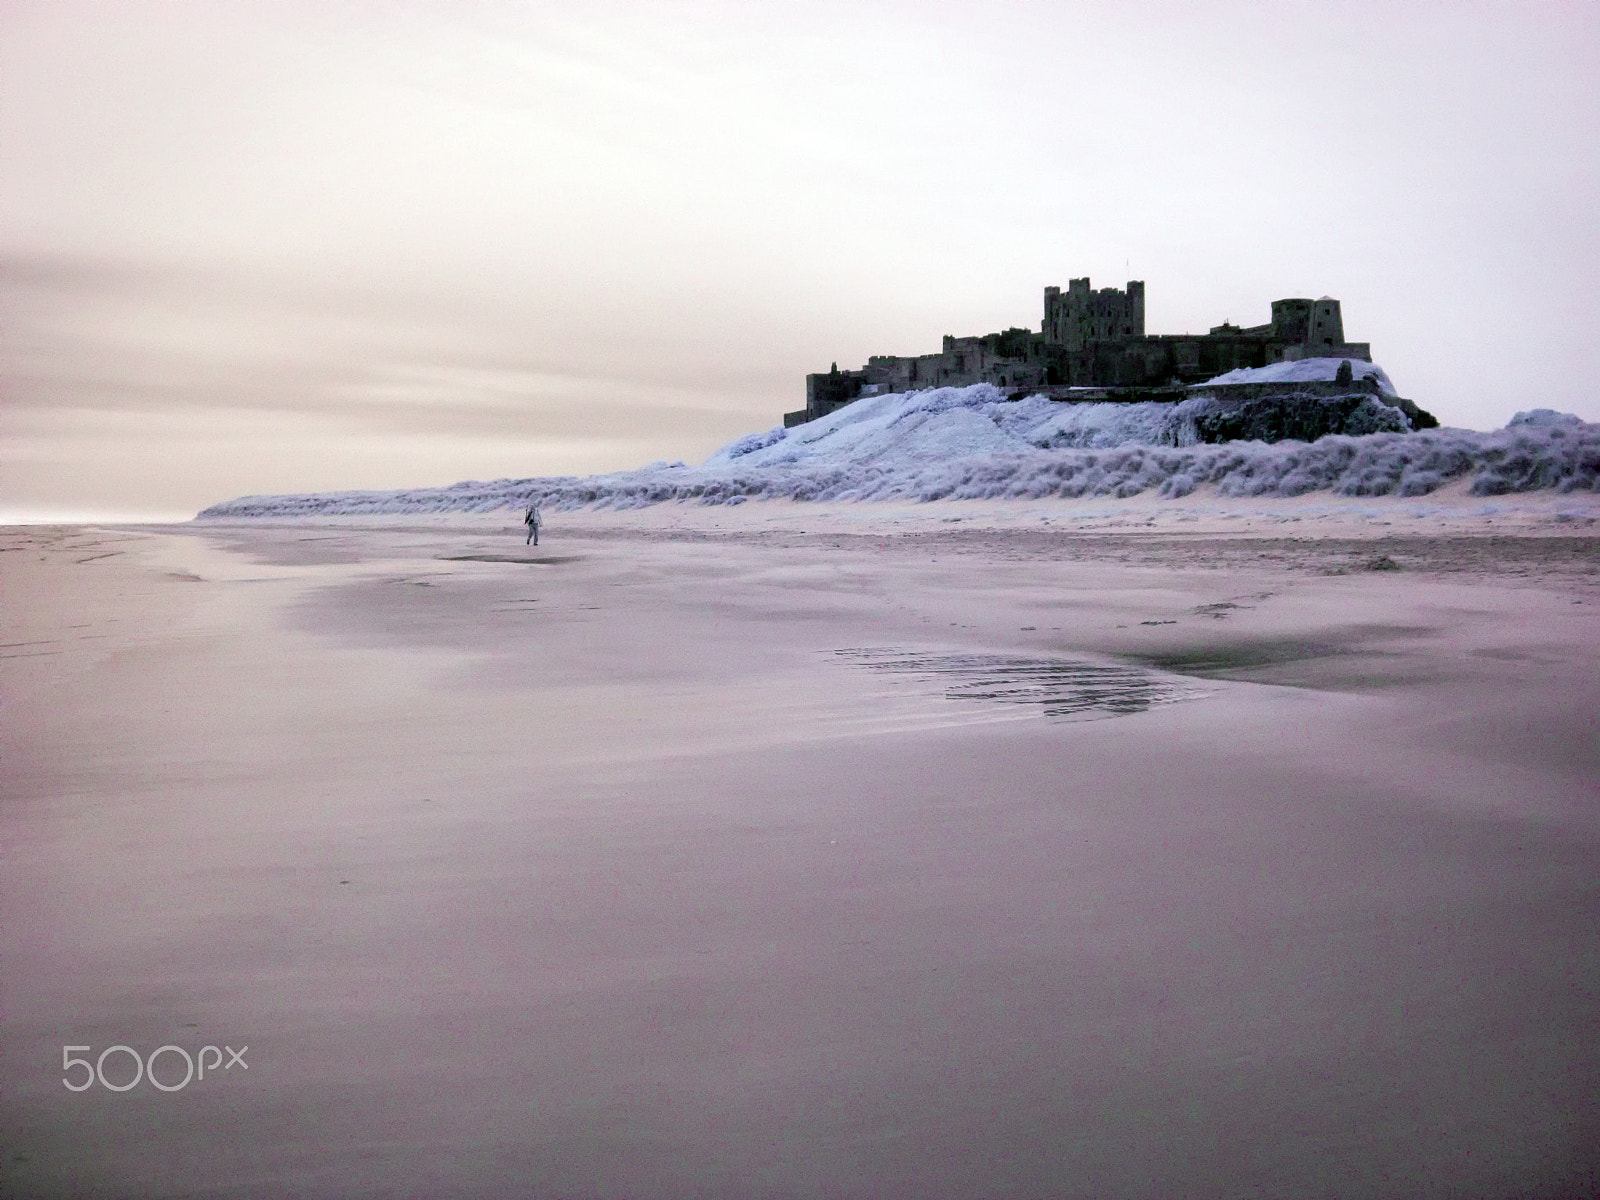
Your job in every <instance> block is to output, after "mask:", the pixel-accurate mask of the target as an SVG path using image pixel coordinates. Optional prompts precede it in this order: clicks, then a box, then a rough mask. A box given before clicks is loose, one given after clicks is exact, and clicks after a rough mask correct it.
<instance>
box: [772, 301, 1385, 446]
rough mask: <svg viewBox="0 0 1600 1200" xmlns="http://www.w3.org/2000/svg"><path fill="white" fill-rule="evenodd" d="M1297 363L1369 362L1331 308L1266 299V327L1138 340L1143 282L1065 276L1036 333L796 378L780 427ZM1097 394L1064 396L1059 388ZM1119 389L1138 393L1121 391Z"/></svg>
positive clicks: (1009, 333)
mask: <svg viewBox="0 0 1600 1200" xmlns="http://www.w3.org/2000/svg"><path fill="white" fill-rule="evenodd" d="M1301 358H1345V359H1357V360H1360V361H1363V362H1371V361H1372V352H1371V350H1370V348H1369V347H1368V345H1367V343H1365V342H1347V341H1345V340H1344V318H1343V316H1342V314H1341V313H1340V311H1339V302H1338V301H1337V300H1334V299H1331V298H1330V297H1327V296H1324V297H1322V299H1320V300H1301V299H1293V300H1274V301H1273V302H1272V320H1271V321H1269V322H1267V324H1265V325H1252V326H1250V327H1248V328H1241V327H1239V326H1237V325H1229V324H1226V323H1224V324H1222V325H1217V326H1214V327H1213V328H1212V330H1211V332H1210V333H1207V334H1187V333H1185V334H1154V335H1150V334H1146V333H1145V331H1144V282H1143V281H1142V280H1138V279H1135V280H1131V281H1129V283H1128V287H1127V290H1126V291H1120V290H1118V289H1117V288H1101V289H1100V290H1099V291H1095V290H1094V289H1093V288H1091V287H1090V286H1089V280H1088V279H1074V280H1072V281H1071V282H1070V283H1069V284H1068V285H1067V290H1066V291H1065V292H1063V291H1062V290H1061V289H1060V288H1058V287H1047V288H1045V290H1044V320H1043V321H1042V322H1041V323H1040V326H1039V332H1037V333H1035V332H1034V331H1032V330H1031V329H1021V328H1012V329H1007V330H1006V331H1005V332H1003V333H988V334H984V335H983V336H981V337H950V336H949V335H946V337H945V339H944V347H943V349H941V350H940V351H939V353H937V354H920V355H915V356H913V357H899V356H895V355H874V356H873V357H871V358H869V359H868V360H867V365H866V366H865V367H863V368H861V370H859V371H841V370H839V368H838V366H837V365H835V366H834V368H833V370H831V371H829V372H827V373H826V374H816V375H807V376H806V406H805V408H804V409H802V410H800V411H799V412H792V413H786V414H785V415H784V418H783V422H784V424H785V425H800V424H803V423H804V422H806V421H813V420H815V419H816V418H818V417H821V416H826V415H827V414H828V413H830V412H832V411H833V410H834V409H836V408H838V407H840V406H841V405H844V404H848V403H850V402H851V401H852V400H856V399H859V398H860V397H862V396H875V395H880V394H883V393H885V392H911V391H917V390H919V389H921V388H931V387H965V386H967V385H969V384H974V383H992V384H994V385H995V386H996V387H1000V388H1004V389H1006V390H1008V391H1012V392H1023V391H1026V392H1047V393H1049V394H1051V395H1054V396H1058V397H1059V398H1061V399H1069V398H1074V399H1076V398H1083V399H1090V398H1093V399H1130V400H1132V399H1150V398H1154V397H1153V396H1152V395H1151V394H1150V393H1149V392H1144V391H1142V389H1158V390H1170V389H1174V388H1179V387H1183V386H1186V385H1189V384H1195V383H1201V382H1204V381H1205V380H1207V379H1211V378H1214V377H1215V376H1217V375H1221V374H1223V373H1224V372H1226V371H1232V370H1234V369H1235V368H1238V367H1264V366H1267V365H1269V364H1271V363H1276V362H1292V361H1294V360H1296V359H1301ZM1080 388H1088V389H1105V390H1106V392H1107V394H1105V395H1095V396H1088V395H1071V396H1069V394H1068V389H1080ZM1123 389H1141V391H1139V392H1132V393H1129V394H1123Z"/></svg>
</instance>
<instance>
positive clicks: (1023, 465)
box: [200, 360, 1600, 518]
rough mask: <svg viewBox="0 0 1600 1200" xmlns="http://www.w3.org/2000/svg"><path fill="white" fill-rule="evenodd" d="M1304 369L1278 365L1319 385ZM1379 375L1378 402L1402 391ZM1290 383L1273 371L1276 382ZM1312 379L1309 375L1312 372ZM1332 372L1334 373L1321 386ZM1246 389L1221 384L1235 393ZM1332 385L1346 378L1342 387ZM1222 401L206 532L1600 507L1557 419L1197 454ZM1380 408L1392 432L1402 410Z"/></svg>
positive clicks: (753, 447)
mask: <svg viewBox="0 0 1600 1200" xmlns="http://www.w3.org/2000/svg"><path fill="white" fill-rule="evenodd" d="M1319 361H1321V362H1329V361H1331V362H1333V363H1334V367H1335V369H1337V364H1338V362H1340V361H1342V360H1303V361H1302V362H1299V363H1285V364H1281V365H1282V366H1284V367H1292V368H1306V364H1307V363H1313V362H1319ZM1361 366H1362V367H1363V368H1366V369H1369V370H1372V369H1376V370H1377V371H1378V374H1379V376H1380V380H1379V382H1380V385H1382V386H1388V385H1387V379H1388V377H1387V376H1385V375H1383V374H1382V371H1381V368H1373V367H1372V365H1371V364H1365V363H1364V364H1361ZM1276 369H1277V368H1276V367H1269V368H1263V370H1268V371H1271V370H1276ZM1307 369H1309V368H1307ZM1319 369H1321V368H1319ZM1239 374H1240V372H1230V374H1229V375H1228V376H1222V377H1221V380H1222V381H1229V382H1231V381H1233V380H1232V379H1231V378H1230V377H1231V376H1236V375H1239ZM1328 377H1329V378H1331V374H1330V375H1329V376H1328ZM1210 403H1212V401H1210V400H1206V399H1202V398H1196V399H1191V400H1185V401H1183V402H1182V403H1180V404H1160V403H1141V404H1104V403H1102V404H1095V403H1084V404H1064V403H1060V402H1057V401H1052V400H1048V399H1045V398H1043V397H1039V396H1031V397H1027V398H1024V399H1021V400H1007V399H1006V398H1005V395H1004V394H1003V393H1002V392H1000V391H999V390H998V389H996V388H994V387H992V386H990V385H988V384H978V385H975V386H973V387H965V388H936V389H930V390H928V391H923V392H913V393H910V394H893V395H886V396H872V397H867V398H865V399H862V400H858V401H856V402H855V403H854V404H850V405H847V406H845V407H844V408H841V409H839V410H837V411H835V412H833V413H831V414H829V415H828V416H826V417H823V418H821V419H820V420H816V421H812V422H810V423H808V424H805V425H800V426H797V427H795V428H793V429H783V428H781V427H780V428H776V429H770V430H767V431H766V432H764V433H755V434H750V435H749V436H747V437H742V438H739V439H738V440H736V441H734V442H731V443H729V444H728V445H727V446H724V447H723V448H722V449H721V450H718V451H717V452H716V453H715V454H713V455H712V456H711V457H710V458H708V459H707V460H706V461H705V462H704V463H702V464H701V465H700V466H697V467H690V466H686V465H685V464H683V463H671V464H668V463H653V464H651V465H650V466H647V467H641V468H639V469H637V470H633V471H619V472H614V473H612V474H608V475H591V476H587V477H583V478H579V477H576V476H562V477H555V478H530V479H499V480H494V481H491V482H478V481H468V482H464V483H456V484H451V485H450V486H448V487H436V488H411V489H405V490H400V491H384V492H325V493H320V494H313V495H299V496H245V497H241V498H240V499H237V500H230V501H226V502H224V503H222V504H216V505H213V506H212V507H210V508H208V509H206V510H205V511H204V512H202V513H201V514H200V516H201V517H202V518H218V517H299V516H310V515H316V514H372V513H423V512H490V511H494V510H497V509H507V508H517V507H520V506H522V505H524V504H526V503H529V502H536V503H539V504H542V505H546V506H549V507H552V508H561V509H570V508H578V507H581V506H584V505H594V506H597V507H609V508H636V507H640V506H643V505H649V504H658V503H661V502H663V501H668V500H696V501H699V502H701V503H706V504H739V503H742V502H744V501H745V500H749V499H787V500H808V501H850V500H912V501H928V500H979V499H1042V498H1046V497H1066V498H1078V497H1091V496H1092V497H1101V496H1103V497H1119V498H1122V497H1129V496H1135V495H1140V494H1143V493H1151V494H1155V495H1159V496H1161V497H1165V498H1177V497H1182V496H1187V495H1189V494H1190V493H1192V492H1195V491H1196V490H1197V489H1202V488H1204V489H1208V490H1210V491H1211V492H1213V493H1214V494H1216V495H1219V496H1232V497H1244V496H1300V495H1305V494H1307V493H1311V492H1319V491H1326V492H1330V493H1332V494H1334V495H1337V496H1422V495H1427V494H1428V493H1430V492H1433V491H1435V490H1436V489H1438V488H1440V487H1443V486H1445V485H1446V484H1450V483H1454V482H1457V481H1462V480H1466V481H1468V490H1469V491H1470V492H1471V494H1473V495H1477V496H1496V495H1504V494H1507V493H1512V492H1528V491H1537V490H1542V489H1556V490H1558V491H1562V492H1600V425H1594V424H1588V423H1585V422H1583V421H1580V420H1579V419H1578V418H1577V417H1574V416H1571V415H1570V414H1562V413H1555V412H1552V411H1551V410H1549V409H1535V410H1533V411H1532V412H1529V413H1519V414H1517V416H1516V417H1514V418H1513V419H1512V421H1511V423H1510V424H1508V425H1507V426H1506V428H1504V429H1500V430H1494V431H1492V432H1488V433H1480V432H1476V431H1474V430H1468V429H1430V430H1424V431H1422V432H1417V433H1402V432H1384V433H1372V434H1367V435H1364V436H1360V437H1348V436H1330V437H1324V438H1319V439H1318V440H1317V441H1315V442H1310V443H1307V442H1293V441H1285V442H1274V443H1271V444H1268V443H1264V442H1228V443H1224V444H1221V445H1206V444H1197V440H1196V435H1195V429H1194V417H1195V416H1196V415H1197V414H1198V413H1200V412H1203V411H1204V406H1205V405H1208V404H1210ZM1370 403H1371V404H1372V405H1373V406H1374V408H1375V409H1382V410H1383V414H1394V415H1395V416H1396V417H1398V410H1394V409H1389V408H1387V407H1386V406H1383V405H1380V404H1379V403H1378V401H1376V400H1372V401H1370Z"/></svg>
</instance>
